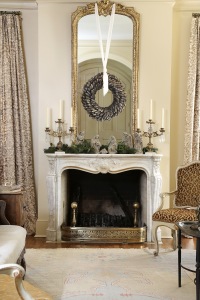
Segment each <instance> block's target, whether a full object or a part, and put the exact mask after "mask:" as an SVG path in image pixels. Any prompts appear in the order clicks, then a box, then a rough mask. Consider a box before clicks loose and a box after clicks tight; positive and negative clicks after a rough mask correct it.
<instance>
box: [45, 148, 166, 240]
mask: <svg viewBox="0 0 200 300" xmlns="http://www.w3.org/2000/svg"><path fill="white" fill-rule="evenodd" d="M46 156H47V158H48V161H49V172H48V175H47V192H48V203H49V224H48V228H47V241H54V242H55V241H58V242H60V241H62V240H63V241H73V242H80V241H87V242H96V241H97V242H108V243H109V242H111V243H113V242H145V241H151V227H152V214H153V212H154V211H155V210H156V208H157V207H158V205H159V194H160V190H161V184H162V178H161V175H160V160H161V155H158V154H155V153H149V154H127V155H125V154H122V155H120V154H105V155H104V154H78V155H77V154H65V153H61V152H57V153H55V154H46ZM74 202H75V203H76V205H75V206H77V208H76V209H75V210H73V209H72V207H71V206H72V203H74ZM73 212H74V215H73ZM73 216H74V217H75V222H74V219H73Z"/></svg>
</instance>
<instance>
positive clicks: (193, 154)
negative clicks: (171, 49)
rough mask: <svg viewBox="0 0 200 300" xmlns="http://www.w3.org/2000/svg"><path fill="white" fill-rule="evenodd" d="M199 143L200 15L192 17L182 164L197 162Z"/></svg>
mask: <svg viewBox="0 0 200 300" xmlns="http://www.w3.org/2000/svg"><path fill="white" fill-rule="evenodd" d="M199 143H200V14H193V15H192V24H191V35H190V49H189V69H188V84H187V102H186V126H185V144H184V163H189V162H191V161H194V160H199V159H200V157H199Z"/></svg>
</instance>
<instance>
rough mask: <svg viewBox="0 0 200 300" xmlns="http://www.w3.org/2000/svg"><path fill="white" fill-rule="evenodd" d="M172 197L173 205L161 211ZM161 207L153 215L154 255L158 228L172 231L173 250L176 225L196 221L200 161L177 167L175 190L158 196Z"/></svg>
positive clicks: (175, 241)
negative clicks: (164, 227) (166, 228)
mask: <svg viewBox="0 0 200 300" xmlns="http://www.w3.org/2000/svg"><path fill="white" fill-rule="evenodd" d="M167 196H168V197H170V196H173V205H172V206H171V207H169V208H166V209H163V207H164V204H165V200H166V197H167ZM160 197H161V205H160V207H159V208H158V210H157V211H156V212H155V213H154V214H153V216H152V220H153V226H152V237H153V240H154V242H155V245H156V251H155V252H154V255H158V253H159V242H158V228H159V227H160V226H166V227H168V228H170V229H171V230H172V237H173V249H174V250H175V249H176V248H177V228H176V225H175V224H176V223H177V222H181V221H197V212H198V211H199V206H200V161H195V162H192V163H190V164H187V165H185V166H182V167H179V168H178V169H177V171H176V190H175V191H172V192H169V193H162V194H160Z"/></svg>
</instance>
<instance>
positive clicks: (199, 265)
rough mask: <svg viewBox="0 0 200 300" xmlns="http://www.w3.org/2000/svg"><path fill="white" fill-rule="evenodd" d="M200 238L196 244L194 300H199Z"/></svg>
mask: <svg viewBox="0 0 200 300" xmlns="http://www.w3.org/2000/svg"><path fill="white" fill-rule="evenodd" d="M199 284H200V238H197V244H196V299H197V300H200V286H199Z"/></svg>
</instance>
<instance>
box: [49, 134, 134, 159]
mask: <svg viewBox="0 0 200 300" xmlns="http://www.w3.org/2000/svg"><path fill="white" fill-rule="evenodd" d="M127 135H128V138H127ZM130 140H131V142H130ZM57 151H62V152H65V153H74V154H81V153H85V154H135V153H137V150H136V149H135V148H134V147H133V144H132V137H131V135H130V134H127V133H126V132H124V133H123V137H122V141H120V142H117V141H116V138H115V137H114V136H111V137H110V139H109V141H108V144H107V145H101V143H100V141H99V136H98V135H96V136H95V137H93V138H92V139H91V140H86V139H85V137H84V131H81V132H80V133H79V134H78V135H77V137H76V139H75V140H74V141H73V142H72V144H71V145H68V144H62V146H61V147H60V145H59V146H58V145H57V146H54V145H53V144H52V143H51V144H50V147H49V148H48V149H44V153H55V152H57Z"/></svg>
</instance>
